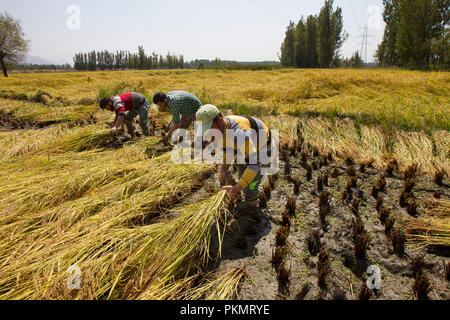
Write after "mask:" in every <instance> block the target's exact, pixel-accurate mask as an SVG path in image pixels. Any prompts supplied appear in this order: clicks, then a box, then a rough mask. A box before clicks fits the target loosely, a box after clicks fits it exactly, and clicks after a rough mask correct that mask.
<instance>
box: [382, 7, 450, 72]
mask: <svg viewBox="0 0 450 320" xmlns="http://www.w3.org/2000/svg"><path fill="white" fill-rule="evenodd" d="M383 4H384V13H383V19H384V21H385V22H386V29H385V31H384V37H383V41H382V43H381V44H380V45H379V47H378V51H377V53H376V58H377V60H378V63H379V65H380V66H398V67H405V68H412V69H448V68H449V67H450V36H449V8H450V0H383Z"/></svg>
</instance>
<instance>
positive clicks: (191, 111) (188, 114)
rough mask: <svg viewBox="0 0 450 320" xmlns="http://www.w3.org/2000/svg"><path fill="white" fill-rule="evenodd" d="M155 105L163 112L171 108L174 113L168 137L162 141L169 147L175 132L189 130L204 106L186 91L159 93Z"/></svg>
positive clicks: (154, 100)
mask: <svg viewBox="0 0 450 320" xmlns="http://www.w3.org/2000/svg"><path fill="white" fill-rule="evenodd" d="M153 103H154V104H157V105H158V106H159V107H160V108H161V109H162V110H164V109H166V108H167V107H169V109H170V112H171V113H172V117H173V119H172V125H171V126H170V129H169V132H168V133H167V135H166V136H165V137H164V138H163V139H162V140H161V141H160V142H162V143H164V144H165V145H167V143H168V142H169V139H170V138H171V137H172V134H173V132H174V131H175V130H176V129H178V128H181V129H188V128H189V127H190V126H191V124H192V123H193V122H194V120H195V113H196V112H197V111H198V109H199V108H200V107H201V106H202V103H201V102H200V100H199V99H198V98H197V97H196V96H194V95H193V94H192V93H189V92H186V91H172V92H169V93H168V94H165V93H163V92H158V93H157V94H155V96H154V97H153Z"/></svg>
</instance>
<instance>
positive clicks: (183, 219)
mask: <svg viewBox="0 0 450 320" xmlns="http://www.w3.org/2000/svg"><path fill="white" fill-rule="evenodd" d="M224 198H225V193H224V192H221V193H219V194H217V195H215V196H213V197H211V198H208V199H206V200H204V201H202V202H199V203H196V204H194V205H190V206H187V207H183V208H180V209H176V210H174V211H173V212H172V213H171V215H173V216H175V218H173V219H171V220H168V221H162V222H160V223H155V224H152V225H148V226H141V227H128V228H127V227H123V226H111V227H107V228H105V227H103V228H98V229H96V230H95V229H93V230H91V231H90V232H89V233H87V234H84V235H79V234H78V233H77V231H76V230H75V231H71V230H68V231H67V232H65V233H64V234H62V235H56V236H53V237H50V238H48V239H39V240H37V241H35V242H34V243H29V244H27V245H26V247H24V248H20V249H21V254H20V255H19V254H16V255H15V258H14V259H13V260H11V259H9V261H4V263H1V264H0V273H1V274H2V275H3V277H2V279H1V280H0V281H1V283H0V288H1V290H0V298H2V299H11V298H13V299H17V298H20V299H39V298H44V299H46V298H51V299H55V298H69V299H70V298H76V299H86V298H87V299H106V298H109V299H119V298H120V299H135V298H137V297H138V296H139V295H140V294H141V293H142V292H144V291H147V290H157V289H158V288H161V287H162V286H164V285H166V284H167V283H168V282H169V281H171V280H172V279H174V278H177V277H183V276H186V275H188V274H189V273H190V272H192V271H193V270H197V268H200V267H202V266H204V265H206V264H207V262H208V260H209V259H210V252H209V249H210V241H211V236H212V225H213V223H214V222H216V230H217V235H218V240H219V246H218V248H219V252H218V253H217V254H218V255H219V256H220V248H221V241H222V239H223V235H224V233H223V232H224V228H222V229H221V225H222V223H219V221H223V220H224V217H226V213H224V209H223V208H224ZM72 232H73V233H74V234H77V236H76V237H74V234H72ZM73 265H76V266H78V267H79V268H80V270H81V271H82V274H83V286H82V288H81V290H79V291H76V292H72V293H71V292H69V291H68V289H67V287H66V286H65V281H66V279H67V272H66V270H67V268H69V267H70V266H73ZM18 274H20V277H17V275H18Z"/></svg>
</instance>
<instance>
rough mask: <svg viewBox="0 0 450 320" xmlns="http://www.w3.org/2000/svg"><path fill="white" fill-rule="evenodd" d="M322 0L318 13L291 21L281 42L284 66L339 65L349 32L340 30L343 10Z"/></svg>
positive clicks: (332, 1)
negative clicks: (334, 7)
mask: <svg viewBox="0 0 450 320" xmlns="http://www.w3.org/2000/svg"><path fill="white" fill-rule="evenodd" d="M333 3H334V0H325V4H324V6H323V7H322V9H321V10H320V13H319V15H318V16H313V15H310V16H309V17H308V18H307V19H306V20H305V19H304V18H303V17H302V18H301V19H300V21H299V22H298V23H297V25H295V23H294V22H292V21H291V22H290V23H289V26H288V27H287V30H286V36H285V38H284V41H283V44H282V45H281V56H280V61H281V64H282V65H283V66H286V67H299V68H316V67H321V68H329V67H337V66H338V65H339V62H338V60H339V52H340V49H341V47H342V45H343V43H344V41H345V40H347V38H348V34H347V33H346V32H345V31H343V26H344V21H343V17H342V9H341V8H339V7H338V8H337V9H336V10H335V11H333Z"/></svg>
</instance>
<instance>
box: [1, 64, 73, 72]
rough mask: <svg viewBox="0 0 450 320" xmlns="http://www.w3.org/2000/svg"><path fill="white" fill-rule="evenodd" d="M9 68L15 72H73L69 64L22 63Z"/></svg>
mask: <svg viewBox="0 0 450 320" xmlns="http://www.w3.org/2000/svg"><path fill="white" fill-rule="evenodd" d="M9 68H10V69H13V70H71V69H72V66H71V65H70V64H68V63H66V64H31V63H21V64H13V65H10V66H9Z"/></svg>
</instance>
